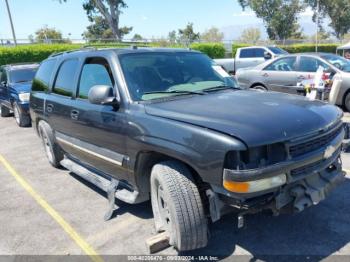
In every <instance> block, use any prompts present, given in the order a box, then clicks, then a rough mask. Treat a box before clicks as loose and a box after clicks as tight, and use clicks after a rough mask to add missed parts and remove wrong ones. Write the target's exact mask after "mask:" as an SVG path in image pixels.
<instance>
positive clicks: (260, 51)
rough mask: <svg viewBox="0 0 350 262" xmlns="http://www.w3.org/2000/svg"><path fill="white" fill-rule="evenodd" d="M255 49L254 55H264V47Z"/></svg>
mask: <svg viewBox="0 0 350 262" xmlns="http://www.w3.org/2000/svg"><path fill="white" fill-rule="evenodd" d="M254 50H255V57H264V53H265V49H262V48H257V49H254Z"/></svg>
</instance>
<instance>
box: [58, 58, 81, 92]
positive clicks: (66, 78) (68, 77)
mask: <svg viewBox="0 0 350 262" xmlns="http://www.w3.org/2000/svg"><path fill="white" fill-rule="evenodd" d="M78 63H79V61H78V59H72V60H67V61H65V62H63V64H62V65H61V67H60V69H59V71H58V74H57V77H56V81H55V85H54V88H53V92H54V93H56V94H59V95H63V96H72V94H73V90H74V78H75V75H76V72H77V69H78Z"/></svg>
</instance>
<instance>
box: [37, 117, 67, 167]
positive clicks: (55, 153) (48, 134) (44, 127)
mask: <svg viewBox="0 0 350 262" xmlns="http://www.w3.org/2000/svg"><path fill="white" fill-rule="evenodd" d="M38 130H39V134H40V137H41V139H42V142H43V146H44V149H45V153H46V157H47V159H48V160H49V162H50V164H51V165H52V166H53V167H55V168H59V167H60V166H61V164H60V162H61V161H62V160H63V158H64V154H63V152H62V150H61V148H60V147H59V145H57V144H56V143H55V138H54V135H53V131H52V129H51V127H50V125H49V124H48V123H46V122H45V121H40V122H39V124H38Z"/></svg>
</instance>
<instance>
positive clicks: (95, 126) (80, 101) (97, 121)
mask: <svg viewBox="0 0 350 262" xmlns="http://www.w3.org/2000/svg"><path fill="white" fill-rule="evenodd" d="M110 65H111V61H109V58H108V57H103V56H93V57H86V58H85V60H84V62H83V65H82V69H81V71H80V73H79V80H78V88H77V92H76V94H74V95H75V97H76V99H75V100H74V103H73V104H69V110H70V111H69V112H67V113H70V114H68V115H67V117H70V121H69V122H70V124H69V132H63V133H62V134H60V133H58V134H56V135H57V137H58V140H59V142H60V143H61V144H62V146H63V147H66V148H67V147H68V148H70V149H69V151H70V153H71V155H72V156H73V157H76V158H77V159H79V160H80V161H82V162H83V163H85V164H87V165H89V166H91V167H94V168H96V169H97V170H98V171H102V172H103V173H106V174H109V175H111V176H114V177H115V178H117V179H127V178H128V177H127V173H126V169H125V168H124V167H123V164H124V160H125V158H126V135H125V127H126V126H127V123H126V116H125V113H124V108H119V109H116V108H113V106H104V105H94V104H91V103H90V102H89V100H88V93H89V90H90V89H91V88H92V87H93V86H96V85H108V86H111V87H114V88H115V92H117V87H116V81H115V74H114V73H113V72H112V68H111V66H110Z"/></svg>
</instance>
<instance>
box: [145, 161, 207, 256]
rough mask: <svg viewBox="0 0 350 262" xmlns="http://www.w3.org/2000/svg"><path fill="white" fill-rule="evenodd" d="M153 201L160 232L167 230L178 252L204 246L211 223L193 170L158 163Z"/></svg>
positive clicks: (152, 189) (154, 174)
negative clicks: (193, 175)
mask: <svg viewBox="0 0 350 262" xmlns="http://www.w3.org/2000/svg"><path fill="white" fill-rule="evenodd" d="M151 201H152V209H153V215H154V221H155V226H156V230H157V232H163V231H166V232H167V233H168V235H169V238H170V240H169V242H170V245H172V246H174V247H175V248H176V249H177V250H178V251H188V250H194V249H197V248H202V247H205V246H206V245H207V243H208V223H207V218H206V216H205V212H204V207H203V203H202V200H201V197H200V194H199V191H198V188H197V186H196V184H195V182H194V180H193V177H192V175H191V172H190V170H189V169H188V168H187V167H186V166H184V165H183V164H181V163H178V162H174V161H167V162H163V163H160V164H156V165H155V166H154V167H153V169H152V173H151Z"/></svg>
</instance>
